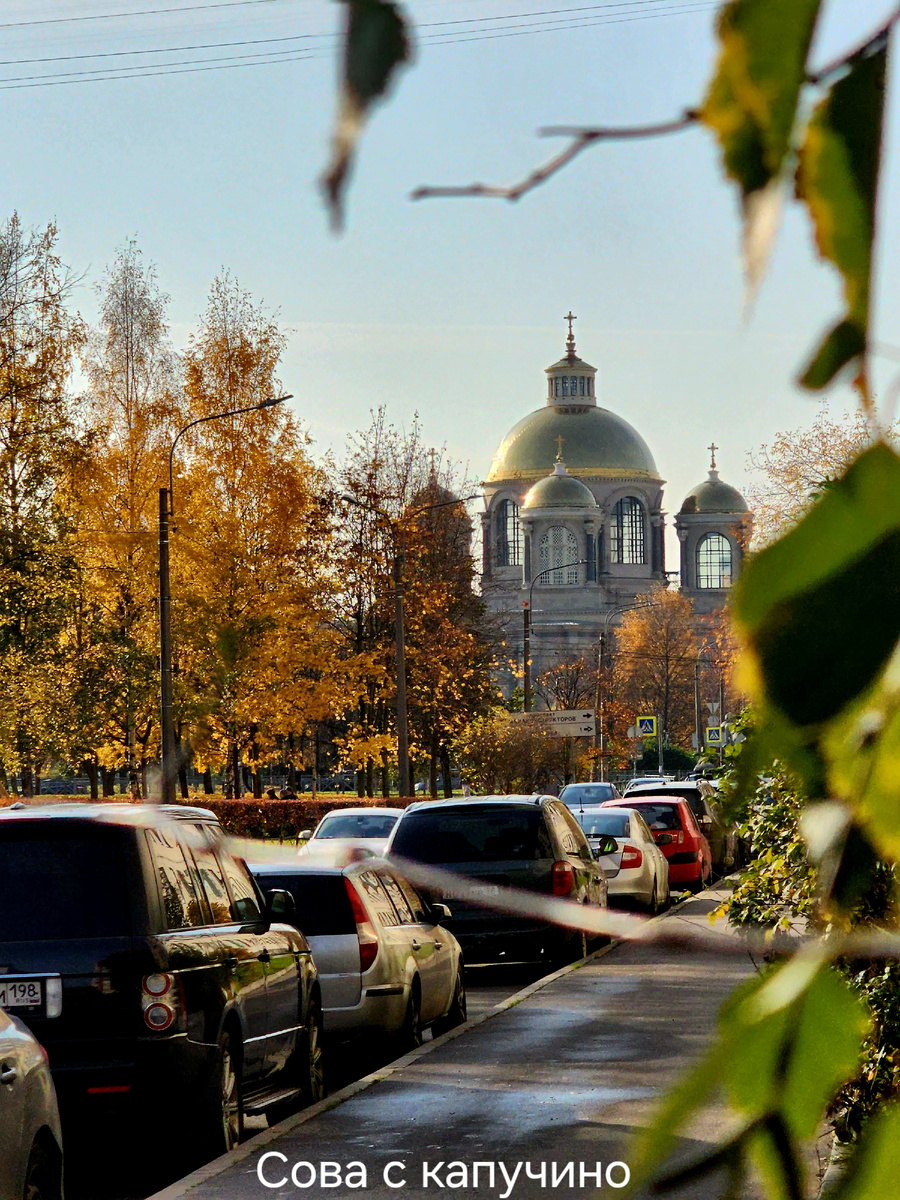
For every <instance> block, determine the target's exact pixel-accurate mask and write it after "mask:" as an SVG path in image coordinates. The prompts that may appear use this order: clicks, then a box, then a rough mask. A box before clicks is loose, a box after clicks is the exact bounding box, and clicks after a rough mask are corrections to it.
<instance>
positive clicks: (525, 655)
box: [522, 600, 531, 713]
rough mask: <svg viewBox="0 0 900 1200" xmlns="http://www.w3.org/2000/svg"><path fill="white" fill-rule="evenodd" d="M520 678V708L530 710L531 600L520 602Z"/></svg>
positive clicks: (528, 711)
mask: <svg viewBox="0 0 900 1200" xmlns="http://www.w3.org/2000/svg"><path fill="white" fill-rule="evenodd" d="M522 678H523V680H524V689H525V696H524V699H523V702H522V708H523V709H524V711H525V712H527V713H530V712H531V601H530V600H525V601H523V604H522Z"/></svg>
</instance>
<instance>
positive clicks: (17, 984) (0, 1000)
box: [0, 976, 44, 1009]
mask: <svg viewBox="0 0 900 1200" xmlns="http://www.w3.org/2000/svg"><path fill="white" fill-rule="evenodd" d="M43 1002H44V988H43V983H42V981H41V980H40V979H4V978H3V977H2V976H0V1008H31V1009H35V1008H40V1007H41V1006H42V1004H43Z"/></svg>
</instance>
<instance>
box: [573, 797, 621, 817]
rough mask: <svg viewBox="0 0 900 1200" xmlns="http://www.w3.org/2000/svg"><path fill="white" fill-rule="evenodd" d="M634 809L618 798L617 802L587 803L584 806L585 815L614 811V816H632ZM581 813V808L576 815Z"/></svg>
mask: <svg viewBox="0 0 900 1200" xmlns="http://www.w3.org/2000/svg"><path fill="white" fill-rule="evenodd" d="M633 811H634V809H632V808H631V807H630V806H629V805H627V804H620V803H619V802H618V800H617V801H616V802H615V804H612V803H608V804H586V805H585V806H584V815H585V816H587V815H588V814H591V815H596V814H597V813H604V814H606V813H612V814H613V815H614V816H622V817H630V816H631V814H632V812H633ZM581 815H582V813H581V811H580V810H579V812H578V813H577V814H576V816H579V817H580V816H581Z"/></svg>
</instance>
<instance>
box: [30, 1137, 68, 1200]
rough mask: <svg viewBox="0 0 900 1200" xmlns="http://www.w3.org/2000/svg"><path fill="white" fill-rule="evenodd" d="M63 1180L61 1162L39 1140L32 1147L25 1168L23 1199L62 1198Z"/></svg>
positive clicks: (47, 1199)
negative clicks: (61, 1177)
mask: <svg viewBox="0 0 900 1200" xmlns="http://www.w3.org/2000/svg"><path fill="white" fill-rule="evenodd" d="M61 1196H62V1180H61V1179H60V1169H59V1163H58V1162H57V1161H55V1158H54V1156H53V1155H52V1154H48V1152H47V1150H46V1148H45V1147H44V1146H42V1145H41V1144H40V1143H39V1142H35V1144H34V1145H33V1146H32V1147H31V1153H30V1154H29V1156H28V1166H27V1167H26V1169H25V1190H24V1192H23V1193H22V1197H23V1200H60V1198H61Z"/></svg>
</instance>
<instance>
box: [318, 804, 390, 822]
mask: <svg viewBox="0 0 900 1200" xmlns="http://www.w3.org/2000/svg"><path fill="white" fill-rule="evenodd" d="M404 811H405V810H404V809H402V808H388V806H387V805H386V804H385V805H383V806H382V805H380V804H360V805H354V806H353V808H330V809H329V810H328V812H327V813H325V816H324V817H322V821H324V820H325V817H333V816H335V815H340V816H342V817H343V816H348V817H358V816H359V815H360V813H388V814H389V815H392V816H397V817H399V816H400V814H401V813H402V812H404ZM319 824H321V821H320V822H319Z"/></svg>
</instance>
